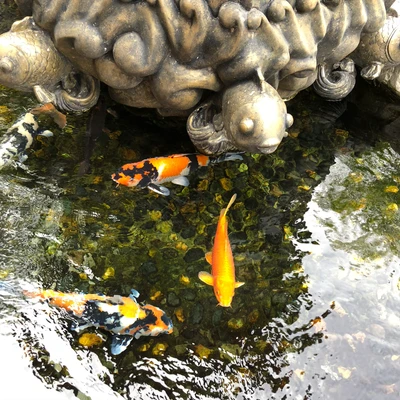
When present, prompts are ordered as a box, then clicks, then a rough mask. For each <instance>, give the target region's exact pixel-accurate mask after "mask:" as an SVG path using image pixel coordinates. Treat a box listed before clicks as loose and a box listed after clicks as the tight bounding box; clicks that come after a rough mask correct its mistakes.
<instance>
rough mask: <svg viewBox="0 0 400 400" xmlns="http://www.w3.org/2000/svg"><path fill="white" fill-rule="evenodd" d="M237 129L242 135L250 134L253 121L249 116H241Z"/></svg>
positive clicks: (252, 129) (252, 128)
mask: <svg viewBox="0 0 400 400" xmlns="http://www.w3.org/2000/svg"><path fill="white" fill-rule="evenodd" d="M239 131H240V133H241V134H243V135H251V134H252V133H253V131H254V121H253V120H252V119H251V118H248V117H246V118H243V119H242V120H241V121H240V122H239Z"/></svg>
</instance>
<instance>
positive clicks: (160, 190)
mask: <svg viewBox="0 0 400 400" xmlns="http://www.w3.org/2000/svg"><path fill="white" fill-rule="evenodd" d="M147 187H148V188H149V189H150V190H152V191H153V192H156V193H158V194H161V195H162V196H169V193H170V192H169V189H167V188H166V187H164V186H159V185H156V184H155V183H149V184H148V185H147Z"/></svg>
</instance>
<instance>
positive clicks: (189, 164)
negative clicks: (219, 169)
mask: <svg viewBox="0 0 400 400" xmlns="http://www.w3.org/2000/svg"><path fill="white" fill-rule="evenodd" d="M231 160H243V157H242V156H241V155H239V154H234V153H227V154H224V155H221V156H219V157H215V158H212V157H208V156H206V155H203V154H173V155H171V156H166V157H154V158H147V159H145V160H142V161H138V162H135V163H131V164H125V165H123V166H122V167H121V168H120V169H119V170H118V171H117V172H116V173H115V174H113V175H111V178H112V179H113V180H114V181H115V182H117V183H118V184H120V185H124V186H129V187H133V186H136V187H139V188H145V187H147V188H149V189H150V190H153V191H154V192H156V193H158V194H161V195H163V196H168V195H169V194H170V191H169V189H167V188H166V187H164V186H161V185H160V184H162V183H165V182H172V183H175V184H176V185H181V186H188V185H189V180H188V179H187V178H186V176H187V175H189V174H190V173H191V172H192V171H194V170H196V169H198V168H201V167H206V166H208V165H210V164H214V163H218V162H223V161H231Z"/></svg>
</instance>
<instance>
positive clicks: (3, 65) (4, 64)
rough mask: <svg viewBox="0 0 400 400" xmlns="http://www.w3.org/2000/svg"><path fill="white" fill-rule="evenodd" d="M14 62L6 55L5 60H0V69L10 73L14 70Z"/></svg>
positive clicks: (4, 72)
mask: <svg viewBox="0 0 400 400" xmlns="http://www.w3.org/2000/svg"><path fill="white" fill-rule="evenodd" d="M13 68H14V63H13V62H12V61H11V60H10V59H9V58H8V57H5V58H4V59H3V60H1V61H0V71H1V72H2V73H3V74H8V73H10V72H12V71H13Z"/></svg>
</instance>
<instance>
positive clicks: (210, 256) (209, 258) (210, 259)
mask: <svg viewBox="0 0 400 400" xmlns="http://www.w3.org/2000/svg"><path fill="white" fill-rule="evenodd" d="M206 261H207V262H208V263H209V264H210V265H212V252H211V251H209V252H208V253H206Z"/></svg>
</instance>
